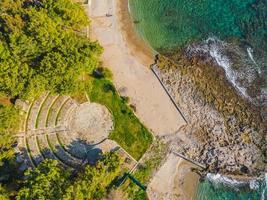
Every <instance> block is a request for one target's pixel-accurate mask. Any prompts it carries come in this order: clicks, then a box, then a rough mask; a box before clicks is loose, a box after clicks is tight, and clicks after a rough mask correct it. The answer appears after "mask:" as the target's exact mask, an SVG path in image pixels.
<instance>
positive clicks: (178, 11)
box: [129, 0, 267, 104]
mask: <svg viewBox="0 0 267 200" xmlns="http://www.w3.org/2000/svg"><path fill="white" fill-rule="evenodd" d="M129 4H130V9H131V14H132V17H133V21H134V23H135V26H136V28H137V31H138V32H139V33H140V35H141V36H142V37H143V38H144V39H145V40H146V41H147V42H148V43H149V44H150V45H151V46H152V47H153V48H154V49H155V50H156V51H158V52H160V53H163V54H164V52H166V51H167V50H173V49H177V48H186V47H188V46H189V47H190V48H191V49H192V48H197V49H198V50H199V49H200V48H199V47H203V43H205V42H206V43H207V41H211V40H209V38H213V39H216V40H217V41H222V42H223V44H224V47H227V48H225V49H224V48H222V46H214V47H213V49H211V52H205V53H206V54H207V55H208V56H211V57H212V58H213V59H214V61H215V62H217V64H218V65H219V66H221V67H223V68H224V69H225V68H227V70H228V71H226V73H228V75H230V76H231V77H229V76H228V77H227V78H228V80H229V81H230V82H231V83H232V84H233V85H234V87H235V88H236V89H237V91H238V92H240V93H241V94H242V95H244V96H246V97H247V98H248V99H250V100H251V101H253V102H254V103H255V104H266V102H267V0H216V1H214V0H130V2H129ZM192 44H194V45H192ZM216 44H217V45H221V44H222V43H221V42H217V43H216ZM204 51H206V49H204ZM215 51H216V52H215ZM197 53H201V54H202V53H203V51H198V52H197ZM214 53H216V54H214ZM229 55H231V58H228V56H229ZM232 55H233V56H232ZM218 58H220V61H223V65H221V64H222V62H218ZM227 60H228V61H227ZM225 62H228V65H227V66H225V65H224V64H225Z"/></svg>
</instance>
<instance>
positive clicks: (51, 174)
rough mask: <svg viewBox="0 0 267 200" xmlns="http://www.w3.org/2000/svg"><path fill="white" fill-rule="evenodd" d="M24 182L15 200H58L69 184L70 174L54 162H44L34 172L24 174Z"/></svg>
mask: <svg viewBox="0 0 267 200" xmlns="http://www.w3.org/2000/svg"><path fill="white" fill-rule="evenodd" d="M25 175H26V177H27V179H26V181H25V185H24V187H22V188H21V189H20V191H19V193H18V195H17V198H16V199H17V200H53V199H55V200H58V199H61V197H62V196H63V194H64V190H65V188H66V187H67V186H68V184H69V178H70V173H69V171H66V170H63V169H62V168H61V167H60V166H58V162H57V161H55V160H45V161H44V162H42V163H41V164H40V165H39V166H38V167H37V168H36V169H35V170H29V171H27V172H26V174H25Z"/></svg>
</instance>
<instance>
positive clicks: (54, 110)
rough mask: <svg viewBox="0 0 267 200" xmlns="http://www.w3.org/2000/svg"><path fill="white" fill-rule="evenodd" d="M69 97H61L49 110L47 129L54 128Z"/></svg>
mask: <svg viewBox="0 0 267 200" xmlns="http://www.w3.org/2000/svg"><path fill="white" fill-rule="evenodd" d="M69 99H70V98H69V97H67V96H59V97H58V98H57V99H56V101H55V102H54V103H53V105H52V106H51V107H50V109H49V113H48V116H47V123H46V127H54V126H55V125H56V119H57V116H58V113H59V111H60V110H61V108H62V107H63V106H64V104H65V103H66V102H67V101H69Z"/></svg>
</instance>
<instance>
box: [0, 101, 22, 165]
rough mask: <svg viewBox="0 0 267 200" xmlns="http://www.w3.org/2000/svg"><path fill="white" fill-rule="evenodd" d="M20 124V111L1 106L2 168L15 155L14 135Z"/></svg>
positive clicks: (0, 149)
mask: <svg viewBox="0 0 267 200" xmlns="http://www.w3.org/2000/svg"><path fill="white" fill-rule="evenodd" d="M18 123H19V118H18V110H16V109H15V108H14V107H13V106H10V105H3V104H0V167H1V166H3V164H4V162H5V161H7V160H9V159H11V158H12V157H13V155H14V150H13V147H12V145H13V144H14V143H15V138H14V137H13V135H14V132H15V130H16V128H17V127H18Z"/></svg>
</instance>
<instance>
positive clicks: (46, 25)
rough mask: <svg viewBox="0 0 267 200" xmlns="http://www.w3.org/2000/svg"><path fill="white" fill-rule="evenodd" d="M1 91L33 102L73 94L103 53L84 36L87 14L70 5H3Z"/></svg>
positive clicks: (56, 0) (47, 0) (9, 1)
mask: <svg viewBox="0 0 267 200" xmlns="http://www.w3.org/2000/svg"><path fill="white" fill-rule="evenodd" d="M0 11H1V14H0V92H1V93H4V94H5V95H7V96H13V97H14V96H18V97H20V98H33V97H35V96H37V95H39V94H40V93H42V92H44V91H45V90H50V91H52V92H54V93H60V94H72V93H74V92H75V91H76V90H77V88H78V87H79V85H80V82H81V80H82V79H81V76H82V75H83V74H85V73H87V74H88V73H91V72H92V70H93V69H95V68H96V67H97V66H98V65H99V59H98V58H99V56H100V54H101V53H102V48H101V47H100V46H99V44H98V43H96V42H90V41H89V39H88V38H86V37H85V34H84V30H85V27H86V26H87V25H88V24H89V20H88V17H87V15H86V13H85V11H84V9H83V8H82V7H81V6H80V5H79V4H77V3H73V2H72V1H71V0H43V1H28V0H16V1H14V0H3V1H0Z"/></svg>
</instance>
